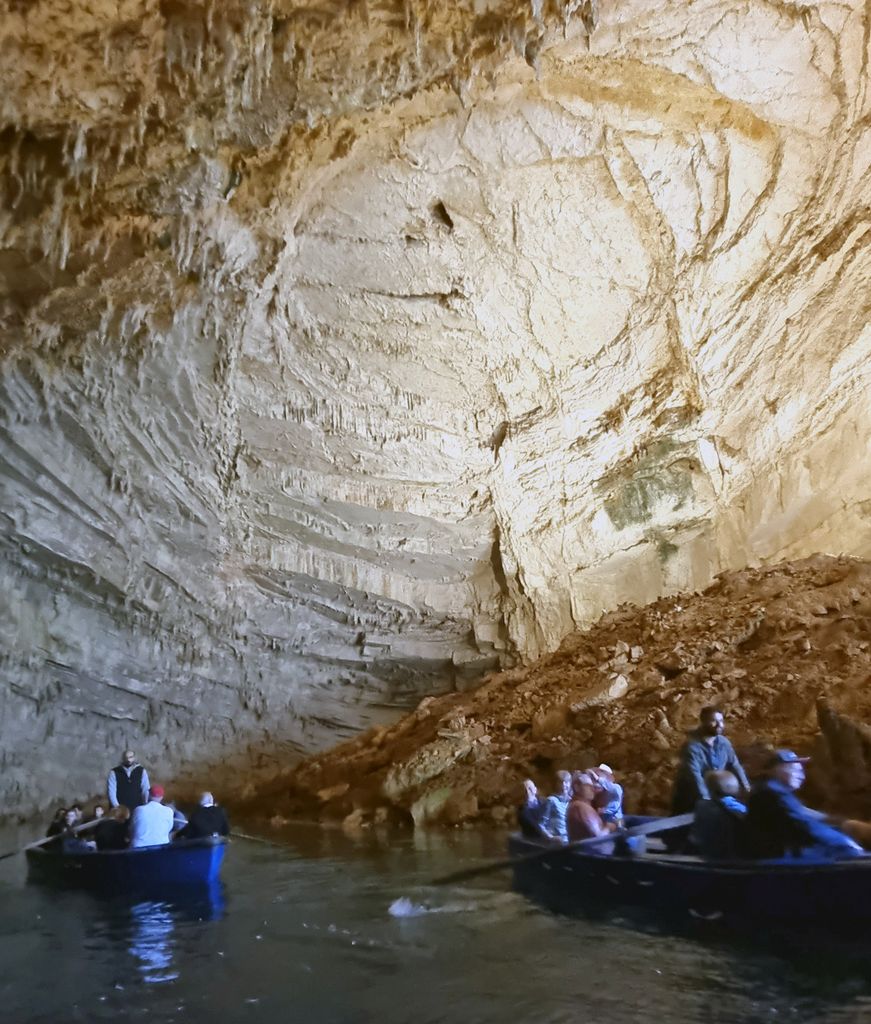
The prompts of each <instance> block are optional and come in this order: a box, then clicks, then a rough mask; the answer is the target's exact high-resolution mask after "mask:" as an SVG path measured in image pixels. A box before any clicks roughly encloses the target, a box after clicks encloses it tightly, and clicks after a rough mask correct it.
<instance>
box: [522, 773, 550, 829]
mask: <svg viewBox="0 0 871 1024" xmlns="http://www.w3.org/2000/svg"><path fill="white" fill-rule="evenodd" d="M523 789H524V792H525V795H526V799H525V800H524V802H523V803H522V804H521V805H520V806H519V807H518V808H517V824H518V825H519V826H520V831H521V833H522V834H523V835H524V836H525V837H526V838H527V839H546V838H547V837H546V836H545V834H544V832H542V830H541V816H542V814H543V813H544V800H542V799H541V798H540V797H539V795H538V789H537V788H536V785H535V783H534V782H533V781H532V779H524V780H523Z"/></svg>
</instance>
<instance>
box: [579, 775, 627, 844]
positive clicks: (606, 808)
mask: <svg viewBox="0 0 871 1024" xmlns="http://www.w3.org/2000/svg"><path fill="white" fill-rule="evenodd" d="M587 774H588V775H590V776H592V778H593V780H594V782H596V783H597V784H598V786H599V787H600V788H599V791H598V792H597V793H596V797H595V799H594V800H593V806H594V807H595V808H596V810H597V811H598V812H599V815H600V816H601V818H602V821H604V822H605V824H606V825H614V826H616V827H617V828H619V827H620V826H621V825H622V824H623V787H622V786H621V785H620V784H619V783H618V782H615V781H614V773H613V772H612V771H611V769H610V768H609V767H608V765H606V764H600V765H599V767H598V768H589V769H587Z"/></svg>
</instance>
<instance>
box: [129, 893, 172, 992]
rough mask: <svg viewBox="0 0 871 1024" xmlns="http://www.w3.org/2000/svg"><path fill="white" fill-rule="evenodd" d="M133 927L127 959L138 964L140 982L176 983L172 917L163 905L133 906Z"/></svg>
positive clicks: (145, 904) (149, 902)
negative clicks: (128, 957)
mask: <svg viewBox="0 0 871 1024" xmlns="http://www.w3.org/2000/svg"><path fill="white" fill-rule="evenodd" d="M130 918H131V921H132V924H133V927H132V929H131V932H130V955H131V956H132V957H133V958H134V959H135V960H137V961H138V965H137V966H138V968H139V973H140V975H141V977H142V980H143V981H144V982H146V983H148V984H154V983H162V982H167V981H175V979H176V978H177V977H178V971H177V970H175V969H174V968H173V963H172V933H173V929H174V922H173V919H172V913H171V911H170V909H169V907H168V906H167V905H166V904H165V903H159V902H157V901H148V902H146V903H134V905H133V906H132V907H131V908H130Z"/></svg>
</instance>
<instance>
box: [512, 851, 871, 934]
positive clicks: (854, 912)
mask: <svg viewBox="0 0 871 1024" xmlns="http://www.w3.org/2000/svg"><path fill="white" fill-rule="evenodd" d="M508 849H509V853H510V855H511V856H512V857H517V858H521V857H527V856H528V855H530V854H534V853H536V852H540V851H542V850H543V849H544V847H543V846H542V844H541V843H538V842H536V841H534V840H530V839H526V838H524V837H522V836H511V837H510V839H509V841H508ZM513 872H514V887H515V888H516V889H517V890H518V891H519V892H522V893H524V894H526V895H529V896H531V897H533V898H534V899H536V900H538V901H539V902H541V903H544V904H545V905H546V906H548V907H551V908H553V909H555V910H560V911H565V912H573V911H584V910H587V909H591V908H594V907H598V908H601V907H603V906H608V905H610V906H636V907H644V908H648V909H652V910H656V911H664V912H667V913H669V914H674V913H679V914H685V915H687V914H688V915H692V916H693V917H696V918H703V919H708V920H718V919H721V918H723V919H726V920H732V921H741V922H746V921H766V920H767V921H783V922H825V921H830V922H833V923H835V922H836V923H838V924H844V923H848V922H852V923H855V924H860V923H863V922H864V923H866V924H867V923H871V857H862V858H856V859H853V860H843V861H831V862H801V861H796V860H793V861H785V860H784V861H753V860H742V861H737V860H736V861H710V860H704V859H702V858H701V857H691V856H685V855H676V854H674V855H672V854H667V853H659V852H656V853H653V852H650V853H648V852H645V853H642V854H640V855H635V856H621V855H617V854H614V855H608V856H603V855H597V854H594V853H588V852H585V851H582V850H571V849H566V850H559V849H556V850H555V852H554V853H553V854H550V855H548V856H547V857H540V858H536V859H532V860H526V861H523V860H518V861H517V863H515V864H514V867H513Z"/></svg>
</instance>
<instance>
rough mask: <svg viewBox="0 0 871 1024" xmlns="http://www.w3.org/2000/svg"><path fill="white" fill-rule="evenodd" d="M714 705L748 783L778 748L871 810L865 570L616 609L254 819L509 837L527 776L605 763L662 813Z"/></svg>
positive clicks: (309, 765) (751, 572)
mask: <svg viewBox="0 0 871 1024" xmlns="http://www.w3.org/2000/svg"><path fill="white" fill-rule="evenodd" d="M710 704H715V705H718V706H720V707H721V708H722V709H723V710H724V712H725V714H726V718H727V728H728V733H729V736H730V738H731V739H732V741H733V743H734V744H735V745H736V747H737V749H738V750H739V753H740V754H741V756H742V758H743V760H744V763H745V766H746V767H747V769H748V771H749V772H750V773H751V774H752V773H753V772H754V771H755V770H758V768H759V765H760V762H761V758H762V757H763V755H764V752H765V751H766V750H767V749H769V748H770V746H772V745H773V746H788V747H792V748H794V749H797V750H799V751H801V752H803V753H810V754H812V755H813V760H812V761H811V763H810V766H809V772H808V775H809V781H808V786H807V791H806V796H807V798H808V799H809V800H816V801H817V802H818V803H820V804H821V805H822V806H825V807H826V808H827V809H830V810H832V811H837V812H840V813H843V814H849V815H852V816H853V817H856V818H861V817H867V816H868V814H869V811H871V728H869V726H868V725H867V722H868V721H869V720H871V563H868V562H865V561H861V560H855V559H848V558H832V557H824V556H816V557H814V558H810V559H806V560H803V561H798V562H787V563H781V564H779V565H777V566H773V567H770V568H765V569H748V570H744V571H742V572H732V573H724V574H722V575H721V576H720V577H719V578H718V579H717V581H716V582H715V583H714V584H713V585H712V586H711V587H709V588H708V589H707V590H705V591H704V592H702V593H700V594H682V595H679V596H677V597H673V598H667V599H662V600H660V601H657V602H654V603H653V604H651V605H648V606H647V607H644V608H633V607H621V608H618V609H617V610H615V611H613V612H610V613H608V614H606V615H605V616H603V618H602V619H601V620H600V621H599V622H598V623H597V624H596V625H595V626H593V627H591V628H590V629H589V630H586V631H584V632H579V633H575V634H573V635H572V636H570V637H568V638H567V639H566V640H565V641H564V642H563V644H562V645H561V647H560V649H559V650H558V651H557V652H555V653H554V654H552V655H548V656H547V657H545V658H543V659H542V660H541V661H540V662H539V663H538V664H536V665H535V666H532V667H530V668H523V669H513V670H510V671H508V672H502V673H499V674H496V675H494V676H492V677H490V678H489V679H488V680H487V681H486V682H485V683H484V684H483V685H482V686H481V687H480V688H479V689H477V690H475V691H474V692H470V693H462V694H450V695H447V696H444V697H439V698H426V699H424V700H423V701H422V702H421V704H420V705H419V706H418V708H417V709H416V710H415V711H414V712H413V713H411V714H409V715H407V716H406V717H405V718H403V719H402V720H401V721H399V722H398V723H396V724H395V725H393V726H391V727H389V728H379V729H376V730H373V731H371V732H369V733H367V734H365V735H363V736H360V737H358V738H357V739H355V740H353V741H352V742H349V743H346V744H343V745H342V746H340V747H337V748H336V749H335V750H332V751H330V752H329V753H327V754H323V755H320V756H318V757H315V758H312V759H310V760H308V761H306V762H304V763H303V764H301V765H300V766H299V767H297V768H296V769H295V770H294V771H292V772H289V773H286V774H282V775H280V776H278V777H277V778H276V779H275V780H273V781H272V782H270V783H269V784H268V785H267V786H265V787H263V788H261V789H260V790H259V791H258V793H257V794H256V796H254V797H253V798H252V799H251V800H250V801H249V802H248V803H247V804H246V807H247V809H248V810H249V811H250V812H252V813H256V814H259V815H260V816H261V817H263V818H274V819H275V820H276V821H277V822H280V820H281V819H282V818H294V817H299V816H305V817H314V818H317V819H319V820H323V821H334V822H339V821H346V822H347V824H348V825H349V826H352V827H358V826H360V825H364V824H366V823H367V822H373V821H376V820H385V819H387V818H390V819H393V820H405V821H408V820H413V821H414V823H415V824H418V825H420V824H432V823H441V824H457V823H459V822H463V821H473V820H476V819H484V820H493V821H496V822H500V823H502V822H506V821H510V820H511V819H512V808H513V806H514V805H515V804H516V803H518V802H519V799H520V789H521V787H520V783H521V781H522V779H524V778H526V777H532V778H533V779H535V780H536V781H537V782H539V783H540V784H541V785H542V787H543V788H544V790H545V791H546V792H548V791H550V789H551V786H552V777H553V772H554V771H556V770H558V769H561V768H567V769H574V768H581V767H586V766H590V765H595V764H598V763H599V762H602V761H605V762H607V763H608V764H609V765H610V766H611V767H612V768H613V769H614V770H615V772H616V773H617V775H618V778H619V779H620V781H621V782H622V783H623V784H624V786H625V789H626V803H627V807H628V808H630V809H631V810H633V811H636V812H658V811H662V810H664V809H666V808H667V804H668V798H669V793H670V783H671V779H672V775H673V771H674V766H675V763H676V755H677V752H678V750H679V748H680V745H681V743H682V742H683V738H684V733H685V732H686V731H687V730H688V729H690V728H692V727H694V725H695V724H696V720H697V717H698V713H699V710H700V709H701V708H702V707H703V706H705V705H710Z"/></svg>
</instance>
